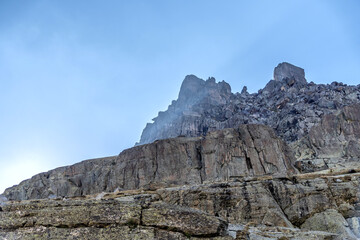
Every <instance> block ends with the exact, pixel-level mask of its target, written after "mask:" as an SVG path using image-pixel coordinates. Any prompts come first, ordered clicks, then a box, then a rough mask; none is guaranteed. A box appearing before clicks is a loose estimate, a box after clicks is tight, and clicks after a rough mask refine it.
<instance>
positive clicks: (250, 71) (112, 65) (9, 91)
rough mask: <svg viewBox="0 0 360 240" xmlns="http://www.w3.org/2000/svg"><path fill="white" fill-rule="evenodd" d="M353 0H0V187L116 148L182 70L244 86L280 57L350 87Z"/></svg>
mask: <svg viewBox="0 0 360 240" xmlns="http://www.w3.org/2000/svg"><path fill="white" fill-rule="evenodd" d="M359 12H360V3H359V1H355V0H353V1H351V0H348V1H340V0H339V1H332V0H326V1H322V0H317V1H311V0H292V1H276V0H275V1H265V0H263V1H209V0H206V1H201V0H198V1H190V0H186V1H165V0H163V1H157V0H154V1H136V0H134V1H111V0H108V1H89V0H87V1H85V0H83V1H70V0H58V1H57V0H53V1H45V0H43V1H42V0H34V1H17V0H13V1H0V83H1V85H0V91H1V94H0V114H1V115H0V164H1V168H0V192H2V191H3V190H4V189H5V187H9V186H12V185H13V184H17V183H19V181H21V180H23V179H26V178H29V177H31V176H32V175H34V174H36V173H39V172H41V171H47V170H50V169H52V168H55V167H59V166H63V165H68V164H72V163H75V162H78V161H80V160H84V159H89V158H95V157H102V156H109V155H117V154H118V153H119V152H120V151H122V150H123V149H125V148H128V147H131V146H133V144H134V143H135V142H136V141H138V140H139V138H140V134H141V131H142V129H143V128H144V127H145V124H146V123H147V122H149V121H150V120H151V119H152V118H153V117H155V116H156V115H157V112H158V111H160V110H165V109H166V108H167V106H168V105H169V104H170V102H171V100H173V99H176V98H177V94H178V91H179V89H180V85H181V82H182V80H183V79H184V77H185V76H186V75H187V74H195V75H197V76H198V77H201V78H207V77H209V76H213V77H215V78H216V79H217V80H218V81H221V80H225V81H227V82H228V83H230V85H231V87H232V90H233V92H237V91H241V89H242V87H243V86H244V85H246V86H247V87H248V89H249V91H250V92H256V91H257V90H258V89H260V88H262V87H264V85H265V84H266V83H267V82H268V81H269V80H270V79H271V78H272V71H273V68H274V67H275V66H276V65H277V64H278V63H280V62H283V61H287V62H290V63H293V64H295V65H297V66H300V67H302V68H304V69H305V72H306V77H307V79H308V81H314V82H316V83H331V82H332V81H342V82H344V83H347V84H356V85H357V84H359V83H360V28H359V23H360V14H358V13H359Z"/></svg>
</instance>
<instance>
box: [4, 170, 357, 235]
mask: <svg viewBox="0 0 360 240" xmlns="http://www.w3.org/2000/svg"><path fill="white" fill-rule="evenodd" d="M352 167H353V168H342V169H337V170H333V171H330V170H325V171H322V172H317V173H308V174H295V175H294V176H293V177H291V178H284V177H273V176H260V177H248V178H246V179H244V178H238V179H233V180H232V181H226V182H217V183H205V184H197V185H187V186H182V187H173V188H158V189H153V190H131V191H115V192H114V193H102V194H98V195H92V196H86V197H80V198H79V197H77V198H55V199H44V200H27V201H21V202H11V201H10V202H6V203H3V204H2V205H1V209H0V238H1V237H2V238H3V239H34V238H35V239H79V238H80V237H81V239H204V238H205V239H218V240H220V239H222V240H230V239H235V238H236V239H357V238H356V235H355V233H354V232H356V231H358V229H356V226H357V225H356V224H357V223H359V217H360V214H359V207H360V204H359V190H358V189H359V180H360V173H359V172H360V164H357V165H356V166H355V165H354V166H352ZM322 219H327V220H326V221H323V220H322ZM349 222H350V223H351V222H353V223H355V224H353V225H350V224H349ZM326 223H329V224H326ZM330 223H331V224H330ZM353 226H355V228H354V227H353Z"/></svg>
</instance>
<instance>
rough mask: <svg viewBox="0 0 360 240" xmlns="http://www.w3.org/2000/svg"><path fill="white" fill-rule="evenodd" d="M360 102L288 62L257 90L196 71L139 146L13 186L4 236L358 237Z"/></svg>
mask: <svg viewBox="0 0 360 240" xmlns="http://www.w3.org/2000/svg"><path fill="white" fill-rule="evenodd" d="M359 96H360V88H359V87H358V86H346V85H344V84H342V83H336V82H334V83H332V84H330V85H321V84H319V85H317V84H314V83H312V82H311V83H307V81H306V79H305V72H304V70H303V69H301V68H298V67H296V66H293V65H291V64H289V63H281V64H279V65H278V66H277V67H276V68H275V70H274V79H273V80H271V81H270V82H269V83H268V84H267V85H266V86H265V88H264V89H261V90H260V91H259V92H258V93H256V94H249V93H248V92H247V89H246V87H244V89H243V90H242V91H241V93H240V94H239V93H236V94H233V93H231V89H230V86H229V85H228V84H227V83H225V82H219V83H216V81H215V79H214V78H209V79H208V80H207V81H203V80H201V79H199V78H197V77H195V76H193V75H189V76H187V77H186V78H185V80H184V82H183V84H182V86H181V89H180V93H179V98H178V99H177V100H176V101H173V102H172V104H171V105H170V106H169V109H168V110H167V111H165V112H160V113H159V116H158V117H156V118H155V119H154V123H152V124H148V125H147V126H146V128H145V129H144V132H143V134H142V136H141V140H140V144H138V146H135V147H133V148H130V149H127V150H124V151H123V152H121V153H120V154H119V155H118V156H113V157H107V158H100V159H92V160H87V161H83V162H80V163H77V164H74V165H72V166H67V167H61V168H58V169H54V170H51V171H49V172H46V173H41V174H38V175H35V176H34V177H32V178H31V179H28V180H25V181H23V182H21V183H20V184H19V185H17V186H14V187H11V188H8V189H6V191H5V192H4V193H3V194H2V195H0V239H11V240H12V239H79V238H81V239H181V240H182V239H184V240H185V239H191V240H195V239H199V240H200V239H214V240H215V239H216V240H231V239H237V240H240V239H241V240H249V239H250V240H255V239H256V240H286V239H293V240H308V239H319V240H331V239H332V240H340V239H348V240H353V239H354V240H355V239H359V238H360V103H359V99H360V98H359ZM172 137H173V138H172Z"/></svg>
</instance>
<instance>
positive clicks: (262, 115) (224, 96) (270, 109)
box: [138, 62, 359, 144]
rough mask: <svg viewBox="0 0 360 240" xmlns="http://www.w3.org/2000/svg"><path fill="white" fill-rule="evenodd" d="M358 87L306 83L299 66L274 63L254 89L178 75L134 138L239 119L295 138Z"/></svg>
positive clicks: (349, 100) (186, 132)
mask: <svg viewBox="0 0 360 240" xmlns="http://www.w3.org/2000/svg"><path fill="white" fill-rule="evenodd" d="M358 102H359V97H358V87H357V86H346V85H344V84H342V83H336V84H334V83H333V84H331V85H323V84H314V83H313V82H310V83H308V82H307V81H306V79H305V71H304V69H302V68H300V67H297V66H294V65H292V64H290V63H287V62H283V63H280V64H279V65H278V66H277V67H275V69H274V79H273V80H270V81H269V82H268V83H267V84H266V86H265V87H264V88H263V89H260V90H259V91H258V93H253V94H249V93H248V92H247V90H246V88H244V89H243V91H241V93H232V92H231V87H230V85H229V84H228V83H226V82H224V81H222V82H218V83H216V80H215V78H209V79H208V80H206V81H205V80H202V79H200V78H198V77H196V76H194V75H188V76H186V78H185V79H184V81H183V83H182V86H181V89H180V93H179V97H178V99H177V100H174V101H173V102H172V104H171V105H170V106H169V108H168V110H167V111H164V112H159V115H158V116H157V117H156V118H154V119H153V120H154V122H153V123H149V124H147V125H146V127H145V129H144V131H143V133H142V135H141V138H140V142H139V143H138V144H145V143H151V142H153V141H155V140H158V139H166V138H172V137H177V136H179V135H182V136H188V137H195V136H203V135H206V134H207V132H209V131H214V130H218V129H223V128H233V127H237V126H239V124H247V123H256V124H265V125H268V126H270V127H272V128H274V129H275V131H276V133H277V134H278V136H280V137H281V138H283V139H284V140H285V141H286V142H293V141H296V140H298V139H300V138H301V137H302V136H303V135H304V134H306V133H307V132H308V131H309V129H310V128H311V127H312V126H313V125H314V124H316V123H318V122H319V121H320V118H321V117H322V116H323V115H324V114H329V113H333V112H335V111H336V110H338V109H340V108H342V107H343V106H345V105H350V104H353V103H358Z"/></svg>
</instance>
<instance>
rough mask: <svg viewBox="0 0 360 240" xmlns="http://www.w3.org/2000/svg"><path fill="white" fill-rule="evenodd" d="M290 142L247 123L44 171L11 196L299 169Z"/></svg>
mask: <svg viewBox="0 0 360 240" xmlns="http://www.w3.org/2000/svg"><path fill="white" fill-rule="evenodd" d="M294 161H295V159H294V157H293V155H292V153H291V151H290V149H289V147H288V146H287V145H286V144H285V143H284V142H283V141H282V140H280V139H279V138H277V137H276V135H275V133H274V132H273V130H272V129H271V128H269V127H267V126H264V125H241V126H240V127H239V128H237V129H224V130H220V131H215V132H211V133H209V134H208V135H207V136H205V137H195V138H184V137H180V138H174V139H166V140H160V141H156V142H154V143H151V144H146V145H141V146H137V147H134V148H131V149H127V150H125V151H123V152H122V153H120V155H119V156H117V157H109V158H102V159H94V160H89V161H83V162H80V163H77V164H75V165H72V166H69V167H63V168H59V169H55V170H52V171H49V172H47V173H41V174H39V175H36V176H34V177H33V178H31V179H30V180H26V181H23V182H22V183H20V184H19V185H17V186H15V187H13V188H9V189H7V190H6V191H5V192H4V196H5V197H7V198H8V199H10V200H24V199H34V198H35V199H36V198H49V197H51V198H53V197H58V196H81V195H86V194H94V193H99V192H102V191H107V192H109V191H114V190H115V189H116V188H119V189H138V188H152V187H155V186H171V185H183V184H198V183H203V182H204V181H221V180H228V179H230V178H231V177H235V176H259V175H264V174H282V175H287V174H288V173H295V172H296V170H295V168H294V167H293V165H294Z"/></svg>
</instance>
